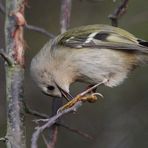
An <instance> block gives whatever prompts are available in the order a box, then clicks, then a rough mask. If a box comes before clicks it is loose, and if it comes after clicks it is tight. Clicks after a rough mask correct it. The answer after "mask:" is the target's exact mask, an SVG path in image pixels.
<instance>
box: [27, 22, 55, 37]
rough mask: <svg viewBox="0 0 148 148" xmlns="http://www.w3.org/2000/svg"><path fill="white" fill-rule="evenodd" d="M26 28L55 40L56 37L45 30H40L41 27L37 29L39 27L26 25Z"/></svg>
mask: <svg viewBox="0 0 148 148" xmlns="http://www.w3.org/2000/svg"><path fill="white" fill-rule="evenodd" d="M25 28H26V29H28V30H32V31H35V32H38V33H41V34H43V35H46V36H47V37H49V38H54V37H55V36H54V35H53V34H52V33H50V32H48V31H47V30H45V29H44V28H40V27H37V26H33V25H29V24H26V25H25Z"/></svg>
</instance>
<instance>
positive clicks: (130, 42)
mask: <svg viewBox="0 0 148 148" xmlns="http://www.w3.org/2000/svg"><path fill="white" fill-rule="evenodd" d="M57 44H58V45H62V46H67V47H71V48H77V49H81V48H84V47H88V48H98V49H100V48H109V49H116V50H130V51H131V50H132V51H140V52H145V53H148V42H146V41H143V40H140V39H137V38H136V37H135V36H134V35H132V34H130V33H129V32H127V31H125V30H123V29H120V28H117V27H112V26H108V25H88V26H82V27H78V28H74V29H71V30H69V31H67V32H65V33H64V34H61V35H59V36H58V37H57Z"/></svg>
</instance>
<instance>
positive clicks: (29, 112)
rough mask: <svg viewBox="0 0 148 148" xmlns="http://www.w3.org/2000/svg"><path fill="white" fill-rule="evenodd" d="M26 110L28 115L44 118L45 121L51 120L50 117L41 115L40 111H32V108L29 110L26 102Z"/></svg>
mask: <svg viewBox="0 0 148 148" xmlns="http://www.w3.org/2000/svg"><path fill="white" fill-rule="evenodd" d="M24 110H25V112H26V113H27V114H30V115H33V116H36V117H39V118H43V119H47V118H49V116H48V115H46V114H43V113H40V112H38V111H35V110H32V109H31V108H29V106H27V104H26V103H25V102H24Z"/></svg>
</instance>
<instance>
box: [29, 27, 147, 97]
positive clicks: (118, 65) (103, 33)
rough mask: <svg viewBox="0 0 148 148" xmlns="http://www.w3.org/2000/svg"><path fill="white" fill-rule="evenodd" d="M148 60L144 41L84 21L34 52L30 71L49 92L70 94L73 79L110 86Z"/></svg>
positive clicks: (50, 93)
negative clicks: (86, 23) (85, 24)
mask: <svg viewBox="0 0 148 148" xmlns="http://www.w3.org/2000/svg"><path fill="white" fill-rule="evenodd" d="M144 63H148V42H147V41H144V40H141V39H139V38H136V37H135V36H134V35H132V34H130V33H129V32H127V31H125V30H123V29H120V28H117V27H113V26H108V25H88V26H82V27H78V28H74V29H70V30H68V31H67V32H65V33H63V34H60V35H58V36H57V37H55V38H54V39H52V40H50V41H49V42H47V43H46V44H45V46H44V47H43V48H42V49H41V50H40V51H39V53H37V55H36V56H35V57H34V58H33V59H32V62H31V68H30V71H31V75H32V78H33V80H34V81H35V82H36V83H37V85H38V86H39V88H40V89H41V90H42V92H44V93H45V94H47V95H50V96H58V97H62V96H67V97H71V95H70V92H69V87H70V85H71V84H72V83H74V82H76V81H80V82H84V83H88V84H92V85H95V84H97V83H100V82H104V85H105V86H108V87H114V86H117V85H119V84H121V83H122V82H123V80H124V79H125V78H126V77H127V75H128V74H129V73H130V72H131V71H132V70H133V69H135V68H136V67H138V66H141V65H143V64H144Z"/></svg>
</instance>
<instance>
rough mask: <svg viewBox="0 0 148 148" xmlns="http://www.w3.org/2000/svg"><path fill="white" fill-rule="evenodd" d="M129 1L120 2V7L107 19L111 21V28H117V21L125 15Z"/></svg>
mask: <svg viewBox="0 0 148 148" xmlns="http://www.w3.org/2000/svg"><path fill="white" fill-rule="evenodd" d="M128 2H129V0H122V1H121V3H120V5H119V6H118V7H117V8H116V9H115V10H114V12H113V13H112V14H110V15H109V16H108V17H109V19H110V20H111V23H112V26H115V27H117V26H118V19H119V18H120V17H121V16H122V15H124V14H125V12H126V10H127V7H128Z"/></svg>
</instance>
